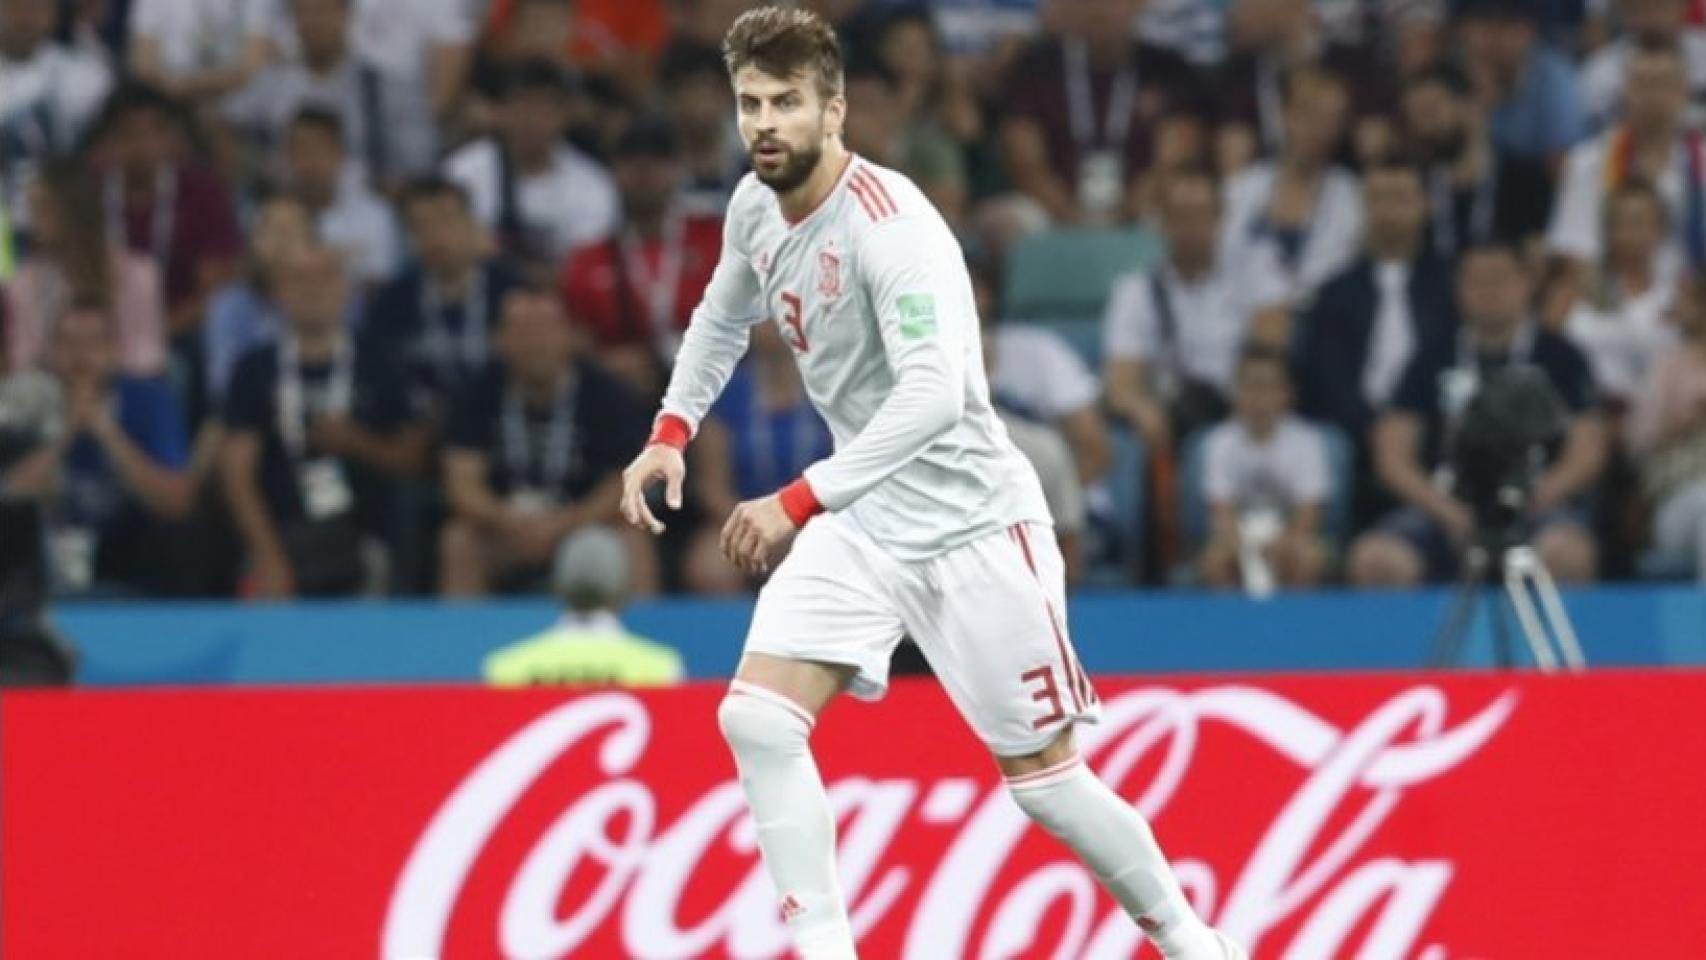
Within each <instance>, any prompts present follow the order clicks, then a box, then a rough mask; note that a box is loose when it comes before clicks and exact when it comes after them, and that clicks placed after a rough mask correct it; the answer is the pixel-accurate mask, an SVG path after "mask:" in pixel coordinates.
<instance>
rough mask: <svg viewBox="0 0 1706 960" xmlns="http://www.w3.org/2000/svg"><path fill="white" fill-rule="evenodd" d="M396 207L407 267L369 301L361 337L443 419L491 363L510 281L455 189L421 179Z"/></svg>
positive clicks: (465, 197)
mask: <svg viewBox="0 0 1706 960" xmlns="http://www.w3.org/2000/svg"><path fill="white" fill-rule="evenodd" d="M401 205H402V212H403V222H404V224H405V226H406V227H407V229H408V236H409V246H410V248H411V249H412V250H413V251H414V254H415V259H414V263H413V264H411V265H410V266H409V267H408V269H406V270H404V271H403V272H402V273H401V274H399V275H398V276H397V277H396V279H394V280H392V281H391V282H390V283H388V284H386V285H385V286H384V287H383V288H381V289H380V291H379V293H378V294H377V295H376V296H375V297H374V300H373V303H372V304H371V306H369V308H368V310H367V320H366V323H365V324H364V325H363V328H362V335H363V336H364V337H365V338H367V340H368V342H369V343H370V344H371V347H372V349H375V350H382V351H385V352H387V353H390V354H391V355H392V356H396V357H401V358H404V362H405V364H406V366H407V367H408V373H409V378H410V382H411V384H412V385H413V387H414V388H415V389H416V390H419V391H422V392H423V394H424V398H425V400H426V403H427V406H428V407H429V408H430V409H431V410H432V411H433V413H434V415H435V417H436V418H443V417H445V416H447V415H448V411H449V406H450V404H451V403H452V402H453V400H454V399H455V398H456V397H457V396H458V395H459V394H460V393H461V392H462V391H463V390H464V389H465V388H466V387H467V386H468V384H469V383H471V382H472V381H473V380H474V379H476V378H477V377H478V376H480V375H481V374H482V373H484V371H485V369H486V365H487V364H488V363H490V362H491V359H492V342H491V341H492V333H491V329H492V327H494V326H496V319H497V316H498V311H499V309H500V308H501V307H502V305H503V302H504V297H505V296H507V295H508V293H509V291H510V290H511V289H513V288H514V287H515V286H516V283H517V282H518V281H517V278H516V276H515V274H514V272H513V271H511V270H510V269H509V267H508V265H506V264H505V263H504V262H503V261H502V260H500V259H498V258H496V257H494V256H492V254H491V237H490V235H489V234H487V233H486V231H485V230H484V228H482V227H481V226H480V225H479V224H478V223H476V222H475V220H474V212H473V209H472V208H471V207H470V206H469V203H468V195H467V194H466V193H464V192H463V190H462V188H461V187H459V186H457V185H456V184H454V183H452V182H450V181H448V180H444V179H442V178H438V177H424V178H421V179H418V180H416V181H414V182H412V183H411V184H410V185H409V187H408V188H407V189H406V190H405V191H404V192H403V198H402V201H401Z"/></svg>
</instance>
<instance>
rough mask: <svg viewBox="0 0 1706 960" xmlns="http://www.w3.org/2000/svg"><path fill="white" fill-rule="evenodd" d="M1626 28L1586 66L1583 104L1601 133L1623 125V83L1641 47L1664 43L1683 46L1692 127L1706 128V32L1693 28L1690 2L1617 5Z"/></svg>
mask: <svg viewBox="0 0 1706 960" xmlns="http://www.w3.org/2000/svg"><path fill="white" fill-rule="evenodd" d="M1612 5H1613V6H1614V7H1615V8H1616V11H1617V20H1618V23H1619V25H1620V26H1621V27H1622V28H1623V29H1622V32H1621V34H1620V35H1619V36H1617V37H1616V38H1614V39H1613V40H1611V42H1609V43H1607V44H1605V45H1604V46H1602V47H1600V48H1599V49H1598V50H1595V51H1594V52H1593V54H1592V55H1591V56H1589V57H1588V58H1587V60H1586V62H1584V63H1583V64H1582V67H1581V81H1582V101H1583V107H1584V108H1585V109H1586V110H1587V114H1588V120H1589V122H1590V123H1591V124H1592V126H1593V128H1594V129H1595V130H1603V129H1604V128H1606V127H1609V126H1611V125H1612V124H1613V123H1615V122H1616V121H1617V119H1618V116H1619V115H1620V114H1621V112H1622V106H1623V78H1624V77H1625V76H1626V75H1627V74H1628V71H1629V58H1630V57H1631V56H1632V55H1633V54H1634V52H1635V50H1636V48H1637V47H1641V46H1650V45H1653V44H1659V43H1677V44H1680V45H1681V49H1682V62H1683V65H1684V67H1685V68H1686V69H1687V71H1688V90H1689V98H1690V100H1692V101H1693V104H1694V109H1693V111H1692V113H1693V116H1692V117H1691V120H1692V121H1693V122H1692V125H1693V126H1696V127H1698V126H1699V125H1700V124H1701V123H1702V122H1706V29H1702V28H1701V27H1700V26H1699V25H1698V24H1690V23H1689V22H1688V7H1689V0H1616V2H1615V3H1614V4H1612Z"/></svg>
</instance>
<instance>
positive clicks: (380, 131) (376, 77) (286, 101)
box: [224, 57, 438, 177]
mask: <svg viewBox="0 0 1706 960" xmlns="http://www.w3.org/2000/svg"><path fill="white" fill-rule="evenodd" d="M366 84H371V85H372V89H371V90H369V89H368V88H367V86H366ZM412 96H413V94H412V93H410V92H408V90H407V88H406V86H405V85H403V84H400V83H398V82H397V81H396V80H394V79H393V78H391V77H389V76H386V75H384V74H381V73H379V72H378V71H372V72H371V73H369V74H367V75H366V78H365V79H364V75H363V68H362V66H361V64H360V63H359V62H357V61H356V59H355V58H354V57H347V58H345V59H344V61H343V62H342V63H340V64H338V65H337V66H336V67H334V68H333V69H331V70H329V71H327V72H326V73H314V72H313V71H311V70H309V69H308V67H307V66H306V65H304V64H302V63H300V62H291V63H279V64H274V65H273V66H271V67H268V68H267V69H265V70H262V71H261V72H260V74H259V75H257V76H256V77H255V79H254V80H253V81H251V82H250V84H249V85H248V86H247V87H245V88H243V89H242V90H241V91H239V92H238V93H237V94H236V95H235V96H233V97H232V98H231V99H229V100H227V101H226V103H225V108H224V113H225V116H226V118H227V119H228V120H230V121H231V122H232V123H233V124H235V125H237V126H238V127H239V128H241V129H242V130H243V131H244V132H246V133H248V134H250V135H254V136H259V137H261V138H263V139H264V140H265V141H266V142H267V143H268V144H270V145H272V146H273V147H274V148H275V149H274V150H272V151H270V152H272V153H274V155H278V154H279V152H280V151H279V150H278V149H277V148H279V147H282V145H283V143H284V138H285V134H286V133H287V132H288V130H289V127H290V121H291V119H292V118H294V117H295V116H296V114H297V112H298V111H300V110H302V109H303V108H304V107H317V108H320V109H325V110H330V111H332V112H333V113H336V114H337V115H338V116H339V118H341V119H342V120H343V127H344V145H345V148H346V149H347V150H348V152H349V155H350V157H351V158H352V159H353V160H354V161H355V162H357V163H358V164H359V165H360V166H361V167H362V168H363V169H364V170H366V172H367V173H368V175H369V176H370V177H376V176H384V175H386V174H388V173H391V172H394V171H397V170H416V169H419V167H417V166H416V164H417V162H418V161H419V159H420V152H421V150H422V148H423V147H424V146H426V145H430V144H431V143H433V142H434V140H435V139H436V138H437V135H438V134H437V131H436V130H434V129H432V126H431V124H430V123H428V124H427V125H426V127H425V129H420V128H418V124H419V123H420V121H422V120H423V118H422V117H421V116H420V115H419V114H418V112H416V113H412V114H411V113H404V114H402V115H394V114H395V113H396V112H395V111H393V110H391V109H390V107H391V105H393V104H396V103H399V102H403V101H404V100H406V99H407V98H409V97H412ZM375 111H377V112H378V116H377V117H376V116H372V115H371V114H373V113H374V112H375ZM374 136H378V137H382V138H383V142H382V143H380V144H378V145H377V146H376V145H375V144H374V143H373V141H372V139H371V138H372V137H374ZM375 149H377V150H378V151H379V153H380V158H381V160H382V162H383V163H384V166H385V167H386V169H384V170H373V169H371V165H370V164H369V162H368V161H369V159H370V157H371V156H372V155H373V154H374V151H375ZM428 157H429V161H430V154H429V155H428Z"/></svg>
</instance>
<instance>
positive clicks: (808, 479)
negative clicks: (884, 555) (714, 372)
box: [723, 216, 976, 572]
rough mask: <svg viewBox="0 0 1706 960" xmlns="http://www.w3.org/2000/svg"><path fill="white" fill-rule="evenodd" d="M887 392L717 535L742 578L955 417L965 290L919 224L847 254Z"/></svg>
mask: <svg viewBox="0 0 1706 960" xmlns="http://www.w3.org/2000/svg"><path fill="white" fill-rule="evenodd" d="M855 257H856V273H857V277H858V281H859V283H860V284H861V285H862V286H863V288H864V289H865V291H866V292H867V293H868V294H869V295H870V301H871V306H872V308H873V309H874V310H875V311H876V320H877V327H878V330H879V331H880V332H881V335H882V340H883V350H884V352H885V353H886V354H887V356H888V362H889V368H890V369H891V370H893V371H894V387H893V389H892V390H890V391H889V394H888V397H887V398H886V399H884V400H883V403H882V406H880V407H878V408H877V412H876V414H875V415H874V416H872V417H871V420H870V422H869V423H867V424H865V429H864V430H862V431H860V432H859V435H858V436H856V437H854V438H853V440H852V442H850V443H848V444H847V445H846V446H845V447H842V448H841V449H840V450H837V451H836V452H835V454H834V455H833V456H831V457H829V458H827V459H825V460H820V461H818V462H817V463H815V464H812V465H811V466H810V467H807V468H806V470H805V473H804V474H803V475H802V476H801V477H800V478H799V479H798V480H795V481H794V482H793V483H791V484H789V485H788V486H786V487H784V488H782V490H781V491H780V492H779V493H778V494H776V495H775V496H774V497H767V498H765V499H763V500H759V501H755V502H752V503H746V504H742V505H741V506H739V507H737V508H736V509H735V512H734V513H733V514H731V515H730V517H729V522H728V524H727V525H726V526H725V527H724V529H723V552H724V554H725V555H727V556H729V557H730V558H732V559H733V560H734V562H735V563H736V564H737V565H739V566H741V567H742V569H744V570H746V571H747V572H763V571H764V570H765V569H767V567H768V564H769V562H770V559H771V556H772V555H773V554H774V552H775V551H776V549H777V548H778V547H779V546H780V545H781V544H782V543H784V542H786V539H787V537H789V536H791V535H792V534H793V532H794V531H795V530H797V529H798V528H800V527H802V526H804V525H805V522H806V521H807V520H808V519H810V518H811V517H812V516H813V515H814V514H817V513H820V512H822V511H824V510H840V509H842V508H843V507H846V506H847V505H848V504H850V503H852V502H853V501H855V500H857V499H859V498H860V497H861V496H864V495H865V493H866V492H868V491H869V490H871V489H872V488H873V487H875V486H877V485H878V484H879V483H882V482H883V481H884V480H886V479H888V478H889V477H890V476H892V475H893V474H894V473H895V472H896V471H898V470H900V469H901V468H902V467H904V466H906V465H907V464H909V463H911V462H912V461H913V460H915V459H917V457H918V456H919V455H920V454H922V453H923V452H924V451H925V450H926V449H927V448H928V447H929V446H930V444H931V443H932V442H934V441H935V440H936V438H937V437H939V436H941V435H942V434H943V433H945V432H947V431H948V430H949V429H950V428H952V427H953V426H954V424H955V423H957V422H959V419H960V416H961V415H962V414H963V413H964V412H965V390H966V388H965V375H966V365H967V363H968V355H969V351H970V347H969V344H968V338H969V337H970V335H971V330H970V327H971V324H972V323H974V322H975V320H974V319H973V318H974V317H975V316H976V314H975V312H974V311H973V309H972V306H971V305H970V304H969V303H966V302H965V300H966V298H967V296H968V295H969V287H970V284H969V283H967V282H966V280H965V277H964V276H963V271H964V270H965V266H964V264H963V263H962V262H961V260H960V254H959V251H958V249H956V248H955V247H954V246H953V245H951V244H947V243H944V242H943V240H942V239H941V238H939V237H937V236H935V235H933V234H932V233H930V232H929V230H928V227H927V225H926V223H925V222H924V221H922V220H921V218H916V217H908V216H901V217H898V218H895V219H893V220H889V221H886V222H884V223H882V224H879V225H877V226H876V227H875V228H873V229H872V230H871V231H870V232H869V233H867V234H866V235H865V237H864V239H863V240H862V241H861V242H860V244H859V245H858V247H857V249H856V251H855Z"/></svg>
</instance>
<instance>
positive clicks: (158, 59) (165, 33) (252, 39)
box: [127, 0, 280, 101]
mask: <svg viewBox="0 0 1706 960" xmlns="http://www.w3.org/2000/svg"><path fill="white" fill-rule="evenodd" d="M279 25H280V24H279V18H278V16H277V11H276V9H275V8H274V0H134V2H133V3H132V4H131V8H130V49H129V51H128V55H127V60H128V63H129V65H130V71H131V73H133V74H134V75H135V76H136V78H137V79H139V80H141V81H143V82H144V83H149V84H152V85H153V86H155V87H157V88H158V89H160V90H161V91H162V92H164V93H166V94H167V95H169V96H173V97H177V98H179V99H182V100H189V101H201V100H209V101H211V100H215V99H217V98H220V97H223V96H225V95H226V94H229V93H231V92H233V91H235V90H238V89H240V88H241V87H243V86H244V85H245V84H247V83H248V82H249V81H250V80H251V79H253V78H254V76H255V74H256V73H258V72H259V71H260V70H261V68H262V67H264V66H266V64H267V61H268V60H269V59H270V58H271V57H272V53H273V44H272V35H273V32H274V31H275V30H276V29H277V28H278V27H279Z"/></svg>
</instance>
